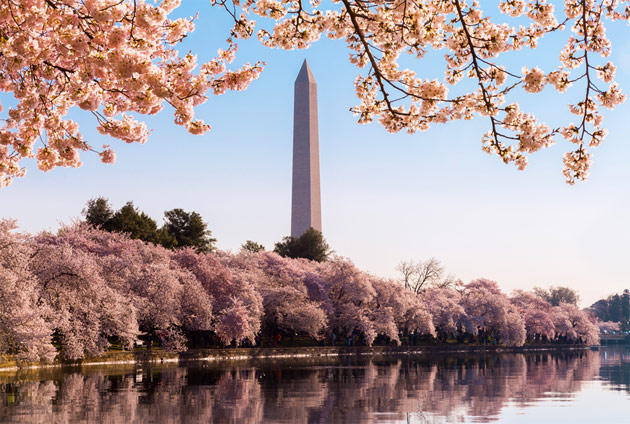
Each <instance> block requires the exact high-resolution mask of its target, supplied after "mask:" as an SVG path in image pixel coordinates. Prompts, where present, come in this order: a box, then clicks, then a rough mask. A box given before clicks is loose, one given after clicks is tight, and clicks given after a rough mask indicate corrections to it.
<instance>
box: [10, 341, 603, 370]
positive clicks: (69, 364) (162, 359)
mask: <svg viewBox="0 0 630 424" xmlns="http://www.w3.org/2000/svg"><path fill="white" fill-rule="evenodd" d="M598 348H599V345H596V346H587V345H575V344H548V345H547V344H544V345H543V344H540V345H525V346H491V345H437V346H311V347H275V348H272V347H261V348H256V347H254V348H216V349H191V350H188V351H185V352H179V353H178V352H166V351H163V350H160V349H154V350H152V351H148V350H140V351H110V352H106V353H105V354H103V355H101V356H97V357H92V358H84V359H81V360H78V361H55V362H52V363H45V362H18V361H17V360H16V359H15V357H14V356H12V355H0V373H11V372H17V371H25V370H35V369H50V368H76V367H90V366H108V365H131V364H151V363H153V364H161V363H174V364H178V363H188V362H204V361H205V362H229V361H237V360H258V359H263V360H266V359H271V360H273V359H286V358H327V357H342V356H399V355H418V356H424V355H432V354H441V353H446V354H452V355H455V354H465V353H473V354H475V353H477V354H484V353H528V352H554V351H558V352H562V351H576V350H590V349H598Z"/></svg>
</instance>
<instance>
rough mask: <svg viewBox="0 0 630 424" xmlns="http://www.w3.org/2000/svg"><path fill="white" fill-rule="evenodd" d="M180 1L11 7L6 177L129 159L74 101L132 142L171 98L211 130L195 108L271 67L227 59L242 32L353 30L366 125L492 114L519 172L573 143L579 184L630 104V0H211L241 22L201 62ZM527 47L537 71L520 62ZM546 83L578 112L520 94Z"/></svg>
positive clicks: (193, 127) (292, 37)
mask: <svg viewBox="0 0 630 424" xmlns="http://www.w3.org/2000/svg"><path fill="white" fill-rule="evenodd" d="M179 4H180V1H178V0H162V1H160V2H158V3H156V4H150V3H148V2H145V1H143V0H121V1H117V2H112V1H109V0H91V1H89V2H84V1H79V0H46V1H35V0H29V1H23V2H17V3H15V2H14V3H2V6H0V7H2V10H3V11H5V12H6V13H2V14H0V28H1V31H0V41H1V42H0V70H1V71H2V76H3V77H2V81H0V89H2V91H4V92H7V93H11V94H12V95H13V97H14V98H15V100H16V101H17V104H16V105H14V106H13V105H12V106H11V107H9V110H8V114H7V115H8V117H7V118H4V120H3V122H4V124H3V126H2V127H1V128H0V186H5V185H8V184H9V183H10V182H11V180H12V179H13V178H15V177H22V176H24V174H25V169H24V168H23V166H22V162H23V160H24V159H27V158H35V159H36V160H37V166H38V167H39V169H41V170H44V171H47V170H50V169H53V168H55V167H58V166H70V167H78V166H80V165H81V161H80V157H79V156H80V155H79V154H80V153H81V152H84V151H89V150H93V151H96V152H97V153H98V155H99V156H100V158H101V160H102V161H103V162H105V163H112V162H114V161H115V157H116V156H115V153H114V151H113V150H112V148H111V147H110V146H109V145H105V146H103V148H102V149H101V148H98V147H97V146H94V145H92V144H90V143H88V142H87V141H86V140H85V139H84V138H83V136H82V134H81V132H80V130H79V125H78V124H77V123H76V122H74V121H72V120H71V119H69V117H68V115H69V113H70V112H71V110H72V109H74V108H80V109H83V110H85V111H88V112H90V113H92V115H93V116H94V118H95V123H96V128H97V130H98V131H99V132H100V133H101V134H103V135H107V136H110V137H113V138H116V139H119V140H122V141H125V142H127V143H132V142H140V143H143V142H144V141H146V139H147V137H148V134H149V131H148V130H147V128H146V125H145V124H144V123H143V122H140V121H137V120H136V119H135V116H137V115H152V114H156V113H158V112H159V111H160V110H161V109H162V108H163V106H164V104H165V103H166V104H169V105H170V106H172V107H173V110H174V117H175V123H176V124H177V125H181V126H184V127H185V128H186V129H187V130H188V131H189V132H190V133H192V134H202V133H205V132H206V131H208V130H209V129H210V127H209V125H207V124H206V123H205V122H203V121H201V120H198V119H196V118H195V114H194V107H195V106H198V105H200V104H202V103H204V102H205V101H206V100H207V98H208V97H207V94H208V93H209V92H211V93H213V94H216V95H219V94H223V93H225V92H226V91H227V90H243V89H245V88H247V86H248V85H249V83H250V82H251V81H252V80H254V79H255V78H257V77H258V76H259V74H260V72H261V71H262V66H263V64H262V63H259V62H257V63H255V64H253V65H250V64H245V65H244V66H242V67H241V68H238V69H228V65H229V64H230V63H231V62H232V61H233V60H234V58H235V54H236V49H237V44H236V41H237V40H238V39H247V38H250V37H252V36H253V35H255V36H256V37H257V38H258V40H260V42H261V43H262V45H264V46H267V47H270V48H282V49H295V48H307V47H308V46H309V45H311V44H312V43H313V42H315V41H317V40H318V39H319V38H321V36H322V35H325V36H327V37H328V38H331V39H336V40H343V41H345V43H346V44H347V46H348V49H349V50H350V62H351V63H352V64H354V65H356V66H357V67H358V68H359V70H358V76H357V78H356V80H355V91H356V94H357V97H358V105H356V106H355V107H353V108H352V111H353V112H354V113H355V114H356V115H357V116H358V121H359V123H367V122H371V121H372V120H375V119H376V120H378V122H379V123H380V124H381V125H383V126H384V127H385V129H387V130H388V131H390V132H398V131H402V130H405V131H407V132H409V133H413V132H416V131H424V130H427V129H428V128H429V127H431V126H432V125H433V124H439V123H446V122H449V121H454V120H460V119H464V120H469V119H471V118H473V117H475V116H481V117H483V118H484V119H486V120H487V123H488V129H489V130H488V132H486V133H485V134H484V135H483V136H482V145H483V146H482V148H483V150H484V151H486V152H488V153H492V154H496V155H497V156H498V157H499V158H500V159H501V160H502V161H503V162H505V163H514V164H515V165H516V166H517V167H518V168H519V169H524V168H525V167H526V166H527V158H528V155H529V154H531V153H533V152H536V151H538V150H540V149H543V148H546V147H548V146H550V145H551V144H553V143H554V141H555V139H556V138H560V137H561V138H564V139H565V140H568V141H569V142H570V143H568V144H567V146H569V147H568V149H567V152H566V153H565V155H564V171H563V172H564V175H565V177H566V180H567V182H569V183H571V184H573V183H574V182H575V181H576V180H584V179H586V178H587V176H588V170H589V167H590V164H591V156H592V153H591V152H590V150H591V149H593V148H595V147H597V146H599V145H600V144H601V142H602V141H603V140H604V138H605V136H606V133H607V131H606V129H605V128H604V126H603V116H602V114H601V113H600V111H599V109H600V108H608V109H613V108H615V106H617V105H618V104H620V103H621V102H623V101H624V100H625V96H624V94H622V92H621V89H620V87H619V85H618V84H617V83H616V82H615V71H616V66H615V65H614V64H613V63H612V62H611V61H610V60H608V56H609V55H610V52H611V48H612V46H611V43H610V40H609V38H608V37H607V35H606V26H607V25H609V23H610V22H613V21H630V7H628V0H619V1H612V0H602V1H600V2H595V1H593V0H565V1H564V5H563V7H558V8H557V9H556V7H555V4H554V3H551V2H549V1H546V0H530V1H525V0H501V1H498V3H497V2H483V4H482V2H479V1H470V0H433V1H410V0H393V1H391V0H388V1H385V0H376V1H366V0H341V1H339V2H332V3H330V2H326V3H324V4H322V3H319V2H310V3H304V2H295V1H291V0H278V1H263V0H252V1H249V2H239V1H236V0H213V1H211V2H210V5H211V6H212V7H217V8H222V9H224V10H225V11H226V13H227V14H228V15H229V16H230V17H231V18H232V19H233V21H234V25H233V27H232V28H231V30H230V34H226V37H227V38H228V39H227V42H226V48H225V49H221V50H219V51H218V52H217V54H216V56H215V57H214V58H212V59H210V60H209V61H208V62H206V63H203V64H198V63H197V59H196V56H195V55H194V54H193V53H192V52H190V53H186V54H184V55H180V54H179V52H178V50H176V48H177V46H178V44H179V43H180V42H181V41H182V40H183V39H184V38H185V37H186V36H187V35H188V34H189V33H190V32H191V31H193V29H194V23H193V21H194V18H171V17H170V16H171V14H172V13H173V12H174V10H175V9H176V8H177V7H178V6H179ZM497 4H498V10H497V9H496V8H495V7H494V6H495V5H497ZM251 16H257V17H258V18H260V19H258V18H257V19H258V22H256V21H254V20H253V19H250V17H251ZM551 33H554V36H553V37H550V36H548V35H549V34H551ZM228 36H229V37H228ZM221 37H223V36H221ZM558 39H564V40H565V42H564V43H563V47H561V48H559V52H558V55H557V57H558V60H550V59H549V58H545V61H544V63H529V61H530V55H529V53H527V52H526V50H528V49H530V48H537V47H539V46H543V45H545V43H548V42H549V43H552V42H555V41H556V40H558ZM551 47H552V48H554V46H553V44H551ZM544 48H547V47H546V46H545V47H544ZM438 50H440V52H439V55H438V56H437V57H443V58H444V63H443V64H442V69H443V71H444V74H443V75H444V77H443V78H441V79H435V78H433V75H431V77H430V78H427V77H426V76H423V75H421V74H419V73H417V72H416V71H415V70H412V69H407V68H403V67H402V66H401V65H402V62H403V61H402V60H401V56H402V55H403V54H405V57H412V58H414V59H413V60H415V61H420V62H418V63H415V62H413V60H412V62H411V63H412V65H411V67H412V68H413V69H424V68H426V69H429V68H431V69H434V68H435V67H436V66H435V65H438V64H433V63H432V64H431V66H423V65H425V64H424V63H421V61H423V60H425V61H427V60H434V58H436V55H435V54H431V53H433V52H437V51H438ZM442 52H443V53H442ZM519 52H520V53H521V54H522V58H523V59H524V60H525V61H526V64H527V65H528V66H525V67H523V68H522V69H512V68H513V67H514V64H515V63H518V61H515V60H513V58H514V57H515V53H519ZM504 59H506V60H504ZM404 62H405V63H404V64H405V65H407V60H405V61H404ZM414 65H415V66H414ZM517 66H518V68H520V64H519V65H517ZM426 72H427V73H428V72H429V71H428V70H427V71H426ZM546 86H549V87H550V88H551V89H555V90H556V91H557V92H560V93H563V92H565V91H567V90H568V89H570V88H575V89H576V90H577V93H576V94H575V95H574V96H573V97H571V100H570V101H569V102H570V103H569V105H568V111H569V112H570V113H571V114H573V115H575V118H574V120H575V121H576V122H577V123H571V122H559V123H553V124H547V123H544V122H541V121H539V120H538V118H537V117H536V116H535V115H534V114H533V113H531V111H528V110H523V109H522V108H521V106H519V104H518V103H517V101H516V99H515V97H516V96H517V95H518V93H521V94H527V93H531V94H536V93H540V92H541V91H542V90H543V89H544V88H545V87H546ZM132 114H133V117H132Z"/></svg>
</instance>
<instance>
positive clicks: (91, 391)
mask: <svg viewBox="0 0 630 424" xmlns="http://www.w3.org/2000/svg"><path fill="white" fill-rule="evenodd" d="M0 389H1V392H0V422H9V423H10V422H28V423H66V422H67V423H80V422H90V423H91V422H94V423H131V422H138V423H197V422H203V423H205V422H217V423H258V422H278V423H333V422H348V423H376V422H378V423H381V422H383V423H385V422H392V423H448V422H500V423H536V424H541V423H630V350H629V349H628V348H618V347H617V348H615V347H611V348H601V349H600V350H599V351H590V350H589V351H582V352H562V353H526V354H484V355H482V354H478V355H444V356H431V357H427V356H422V357H413V356H401V357H379V358H356V357H352V358H349V357H344V358H341V359H339V358H336V359H321V358H318V359H306V360H305V359H295V360H289V359H287V360H284V359H283V360H260V361H240V362H230V363H223V364H217V363H192V364H186V365H160V366H108V367H100V368H95V367H85V368H82V369H81V368H74V369H64V370H59V369H56V370H40V371H27V372H21V373H17V374H16V373H12V374H2V373H0Z"/></svg>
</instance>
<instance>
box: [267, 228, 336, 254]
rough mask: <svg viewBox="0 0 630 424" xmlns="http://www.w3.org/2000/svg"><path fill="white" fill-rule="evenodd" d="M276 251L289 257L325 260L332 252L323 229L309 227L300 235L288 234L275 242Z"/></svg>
mask: <svg viewBox="0 0 630 424" xmlns="http://www.w3.org/2000/svg"><path fill="white" fill-rule="evenodd" d="M273 251H274V252H276V253H277V254H279V255H280V256H284V257H288V258H305V259H309V260H311V261H317V262H324V261H325V260H326V259H328V255H329V254H330V247H329V246H328V243H326V240H325V239H324V235H323V234H322V233H321V231H317V230H316V229H314V228H312V227H311V228H309V229H308V230H306V232H305V233H304V234H302V235H301V236H300V237H291V236H287V237H284V238H283V239H282V241H279V242H278V243H276V244H275V246H274V249H273Z"/></svg>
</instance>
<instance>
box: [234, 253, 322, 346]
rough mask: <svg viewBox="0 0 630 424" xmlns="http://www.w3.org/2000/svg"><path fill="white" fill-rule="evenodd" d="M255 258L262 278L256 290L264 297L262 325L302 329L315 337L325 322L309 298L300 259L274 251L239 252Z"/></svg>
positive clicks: (284, 328)
mask: <svg viewBox="0 0 630 424" xmlns="http://www.w3.org/2000/svg"><path fill="white" fill-rule="evenodd" d="M241 256H244V257H249V258H250V259H253V260H255V261H256V262H257V263H256V265H255V266H257V267H258V268H259V269H260V270H261V271H262V276H263V278H260V279H258V280H257V286H256V288H257V290H258V292H259V293H260V294H261V296H262V298H263V306H264V311H265V313H264V325H265V327H266V328H267V329H268V330H269V331H271V332H273V331H275V330H283V331H286V332H292V331H294V332H302V333H306V334H308V335H310V336H311V337H317V336H318V335H319V333H320V332H322V331H323V330H324V329H325V328H326V325H327V318H326V314H325V313H324V310H323V309H322V308H320V304H319V302H317V301H315V300H312V299H310V297H309V294H308V289H307V288H306V286H305V284H304V273H303V271H302V269H301V267H300V264H301V263H302V262H303V261H302V260H295V259H290V258H283V257H281V256H280V255H278V254H277V253H273V252H261V253H258V254H242V255H241Z"/></svg>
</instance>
